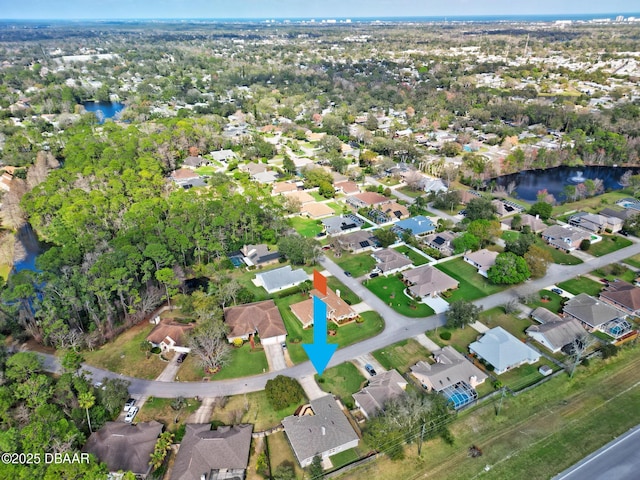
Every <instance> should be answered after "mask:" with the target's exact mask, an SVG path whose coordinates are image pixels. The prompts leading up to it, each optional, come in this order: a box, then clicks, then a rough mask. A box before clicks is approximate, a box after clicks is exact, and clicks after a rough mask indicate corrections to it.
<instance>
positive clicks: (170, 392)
mask: <svg viewBox="0 0 640 480" xmlns="http://www.w3.org/2000/svg"><path fill="white" fill-rule="evenodd" d="M632 240H633V241H634V243H633V244H632V245H630V246H629V247H626V248H623V249H621V250H618V251H617V252H613V253H610V254H609V255H605V256H603V257H600V258H593V259H592V260H591V261H589V262H587V263H584V264H580V265H574V266H562V265H555V264H553V265H551V267H550V268H549V272H548V273H547V275H546V276H545V277H544V278H542V279H539V280H531V281H528V282H525V283H524V284H523V285H520V286H518V287H516V288H513V289H509V290H505V291H502V292H500V293H497V294H495V295H491V296H490V297H485V298H483V299H480V300H478V301H476V302H475V303H476V304H477V305H481V306H482V307H483V308H484V309H489V308H492V307H496V306H499V305H504V304H505V303H506V302H508V301H509V300H512V299H517V298H519V297H520V296H521V295H524V294H528V293H533V292H537V291H538V290H540V289H542V288H544V287H546V286H548V285H551V284H557V283H558V282H562V281H564V280H568V279H570V278H573V277H575V276H576V275H582V274H585V273H588V272H590V271H592V270H595V269H597V268H599V267H602V266H604V265H609V264H611V263H614V262H619V261H621V260H623V259H625V258H628V257H630V256H632V255H636V254H638V253H640V243H639V241H638V239H635V238H633V239H632ZM320 264H321V265H322V267H323V268H324V269H326V270H327V271H329V272H330V273H331V274H333V275H334V276H335V277H337V278H338V280H340V281H341V282H342V283H344V284H345V285H346V286H347V287H349V288H350V289H351V290H353V291H354V292H355V293H356V295H358V296H359V297H360V298H361V299H362V300H363V301H364V302H366V303H367V304H368V305H369V306H370V307H371V309H372V310H375V311H377V312H378V313H379V314H380V316H381V317H382V318H383V319H384V320H385V328H384V330H383V331H382V332H381V333H380V334H379V335H377V336H375V337H373V338H370V339H368V340H365V341H363V342H360V343H357V344H355V345H351V346H349V347H345V348H341V349H339V350H337V351H336V353H335V355H334V356H333V358H332V359H331V362H330V363H329V366H335V365H338V364H340V363H343V362H346V361H349V360H351V359H353V358H356V357H358V356H360V355H364V354H367V353H369V352H372V351H374V350H378V349H380V348H383V347H385V346H387V345H390V344H392V343H396V342H399V341H401V340H406V339H408V338H411V337H413V336H416V335H419V334H421V333H424V332H425V331H426V330H433V329H435V328H436V327H437V326H440V325H444V323H445V316H444V314H438V315H433V316H431V317H426V318H409V317H405V316H403V315H400V314H398V313H397V312H395V311H393V310H392V309H391V308H390V307H389V306H388V305H387V304H385V303H384V302H383V301H382V300H380V299H379V298H378V297H376V296H375V295H374V294H373V293H371V292H370V291H369V290H367V289H366V288H365V287H363V286H362V285H361V284H360V282H358V281H357V280H356V279H354V278H351V277H347V276H346V275H344V273H343V271H342V269H341V268H340V267H339V266H338V265H336V264H335V263H334V262H332V261H331V260H329V259H327V258H323V259H322V260H321V261H320ZM43 356H44V358H45V368H47V370H49V371H59V369H60V367H59V365H58V363H57V360H56V358H55V357H53V356H51V355H43ZM83 368H84V369H85V370H87V371H88V372H89V373H90V374H91V375H92V376H93V378H94V380H100V379H102V378H103V377H108V378H124V379H126V380H129V381H130V382H131V386H130V387H129V391H130V392H131V393H132V394H134V395H152V396H155V397H160V398H174V397H178V396H190V397H191V396H195V395H198V396H200V397H219V396H226V395H237V394H241V393H248V392H256V391H259V390H263V389H264V386H265V384H266V383H267V380H269V379H272V378H274V377H275V376H276V375H278V374H286V375H288V376H290V377H293V378H300V377H303V376H308V375H313V374H314V373H315V370H314V369H313V366H312V365H311V363H310V362H304V363H300V364H298V365H295V366H293V367H289V368H287V369H286V370H280V371H279V372H269V373H265V374H262V375H256V376H253V377H246V378H241V379H232V380H216V381H213V382H190V383H186V382H155V381H149V380H141V379H137V378H130V377H124V376H122V375H118V374H116V373H113V372H108V371H105V370H100V369H98V368H95V367H91V366H88V365H83Z"/></svg>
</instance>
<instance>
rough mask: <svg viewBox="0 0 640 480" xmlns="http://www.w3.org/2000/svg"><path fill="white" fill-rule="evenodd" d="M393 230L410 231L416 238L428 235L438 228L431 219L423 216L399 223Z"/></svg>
mask: <svg viewBox="0 0 640 480" xmlns="http://www.w3.org/2000/svg"><path fill="white" fill-rule="evenodd" d="M393 228H394V229H396V230H401V231H403V232H409V231H410V232H411V234H412V235H414V236H416V237H421V236H423V235H427V234H429V233H432V232H434V231H435V230H436V226H435V225H434V224H433V222H432V221H431V219H429V218H428V217H425V216H422V215H418V216H415V217H411V218H407V219H406V220H401V221H399V222H397V223H396V224H395V225H394V226H393Z"/></svg>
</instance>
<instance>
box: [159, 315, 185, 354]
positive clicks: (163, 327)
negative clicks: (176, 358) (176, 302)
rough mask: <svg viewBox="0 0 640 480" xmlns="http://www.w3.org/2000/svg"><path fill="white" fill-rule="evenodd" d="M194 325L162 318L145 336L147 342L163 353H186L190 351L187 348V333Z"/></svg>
mask: <svg viewBox="0 0 640 480" xmlns="http://www.w3.org/2000/svg"><path fill="white" fill-rule="evenodd" d="M193 327H195V324H194V323H179V322H177V321H175V320H170V319H167V318H164V319H162V320H160V322H159V323H158V324H157V325H156V326H155V327H154V328H153V330H151V332H150V333H149V335H147V341H148V342H150V343H151V344H152V345H153V346H154V347H159V348H160V349H162V351H163V352H171V351H173V352H179V353H187V352H190V351H191V349H190V348H189V347H188V346H187V338H186V336H187V333H189V332H190V331H191V330H193Z"/></svg>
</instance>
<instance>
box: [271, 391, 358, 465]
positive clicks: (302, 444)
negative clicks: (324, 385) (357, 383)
mask: <svg viewBox="0 0 640 480" xmlns="http://www.w3.org/2000/svg"><path fill="white" fill-rule="evenodd" d="M310 404H311V408H312V409H313V412H314V413H315V415H304V416H301V417H297V416H295V415H292V416H289V417H286V418H285V419H284V420H282V425H283V426H284V431H285V433H286V434H287V438H288V439H289V443H290V444H291V447H292V448H293V451H294V453H295V454H296V457H297V458H298V461H299V462H300V463H302V462H303V461H304V460H305V459H308V458H312V457H314V456H315V455H321V454H322V453H323V452H328V451H329V450H332V449H334V448H338V447H340V446H342V445H345V444H347V443H349V442H353V441H354V440H358V435H357V434H356V432H355V431H354V430H353V428H352V427H351V424H350V423H349V420H347V417H346V416H345V414H344V413H343V412H342V409H341V408H340V406H339V405H338V402H336V400H335V399H334V398H333V396H332V395H326V396H324V397H320V398H317V399H315V400H311V402H310Z"/></svg>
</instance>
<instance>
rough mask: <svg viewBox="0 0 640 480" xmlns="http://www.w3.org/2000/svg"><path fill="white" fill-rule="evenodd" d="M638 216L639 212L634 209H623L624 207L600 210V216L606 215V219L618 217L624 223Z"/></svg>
mask: <svg viewBox="0 0 640 480" xmlns="http://www.w3.org/2000/svg"><path fill="white" fill-rule="evenodd" d="M637 214H638V210H635V209H633V208H622V207H617V208H613V207H607V208H603V209H602V210H600V215H604V216H606V217H616V218H619V219H620V220H622V221H623V223H624V221H625V220H627V219H628V218H632V217H635V216H636V215H637Z"/></svg>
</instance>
